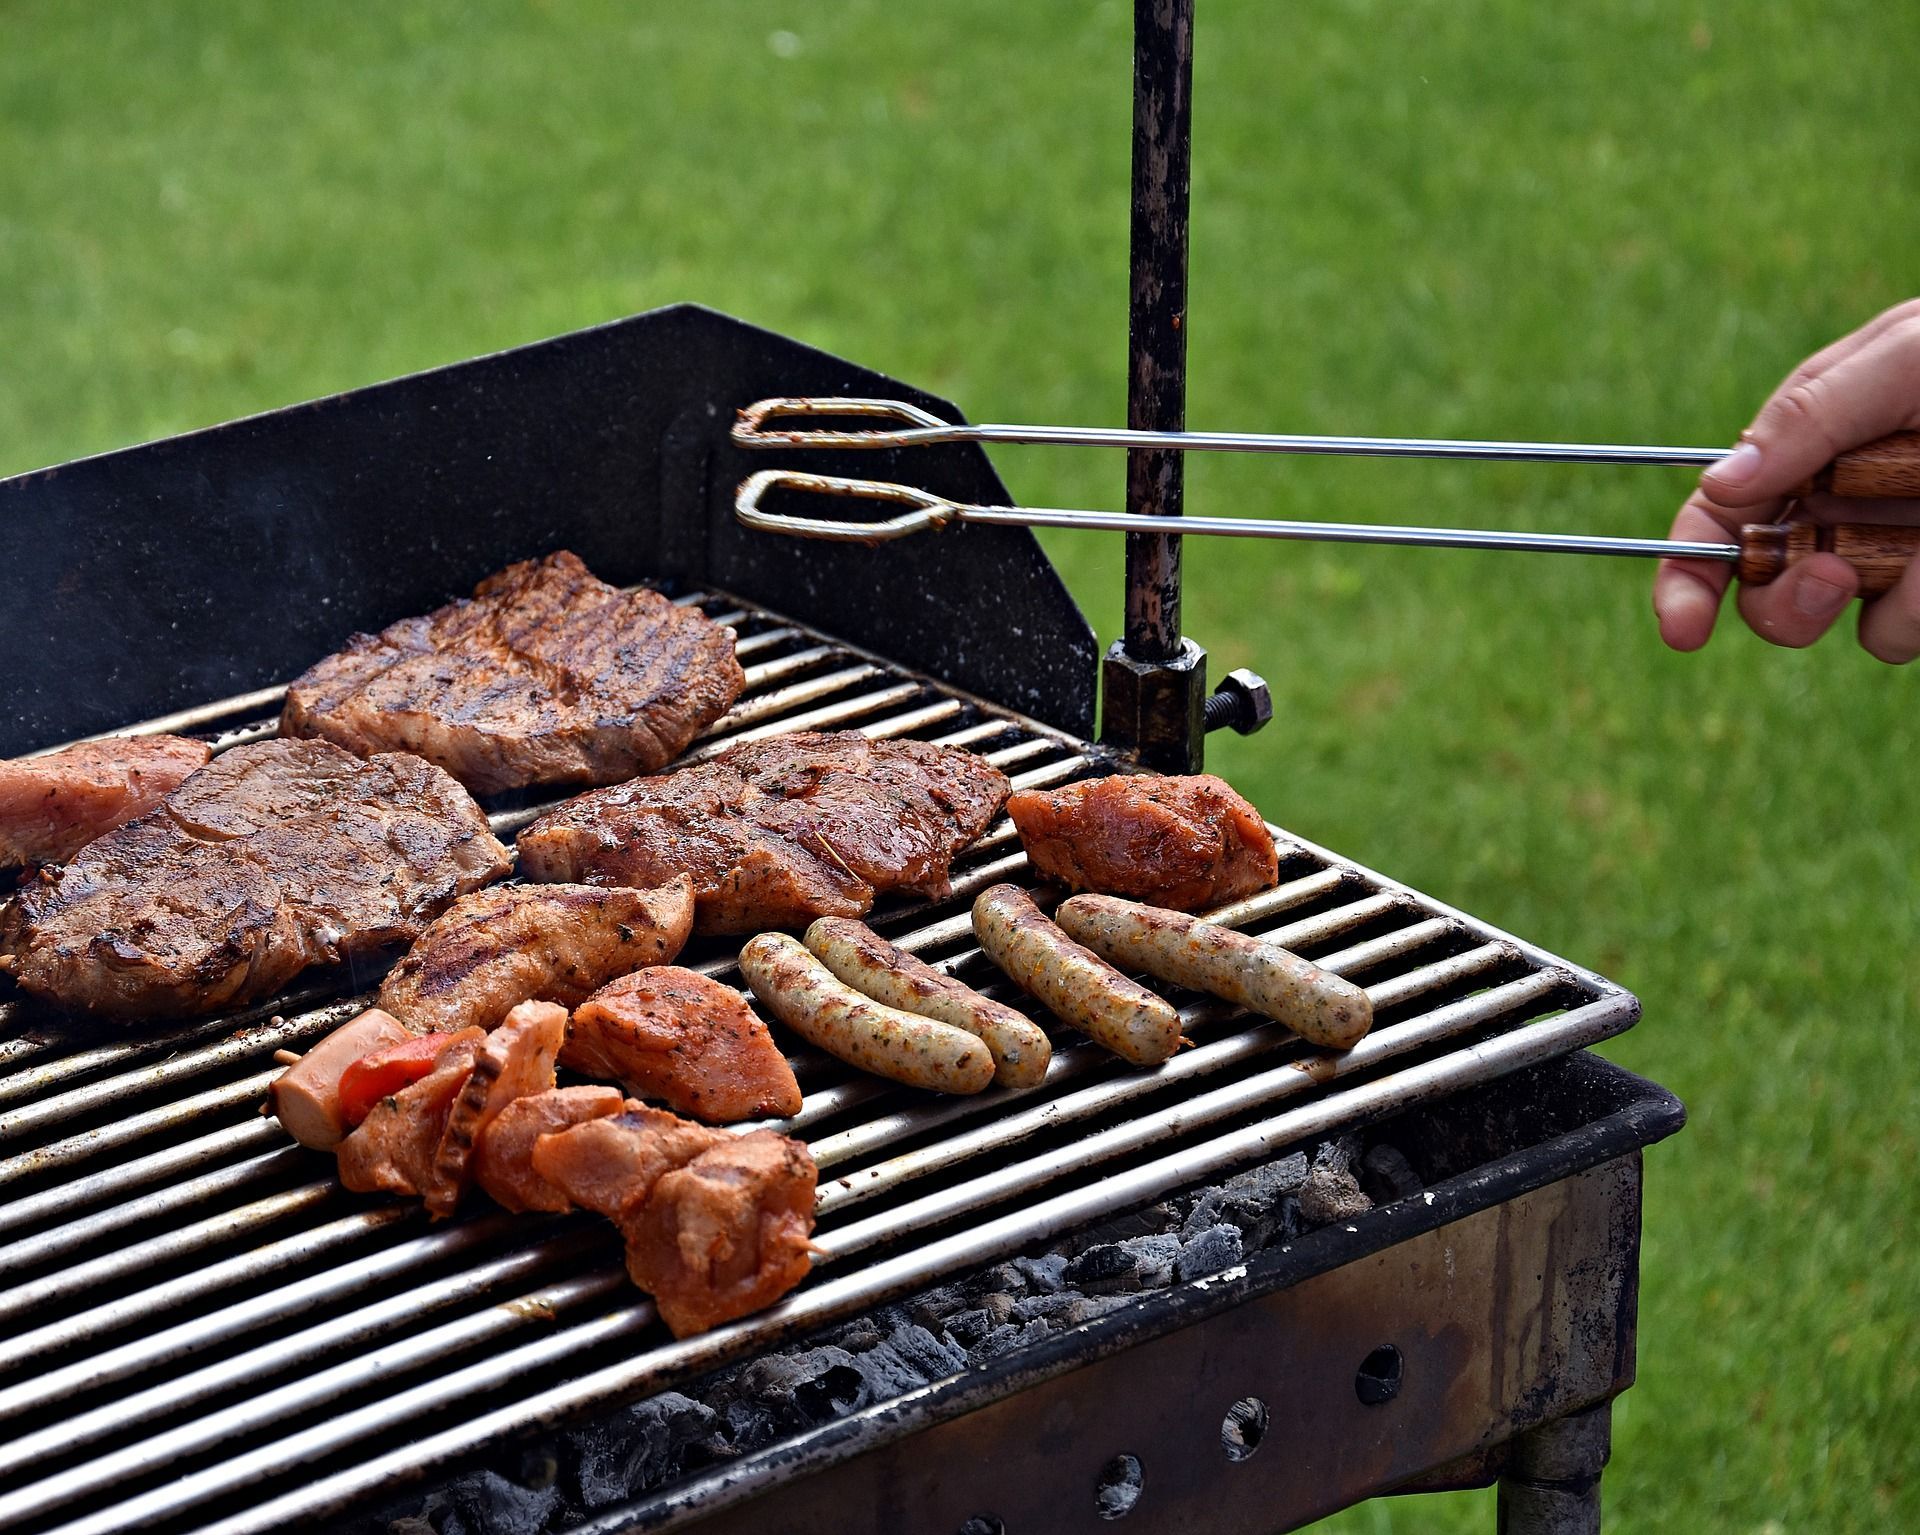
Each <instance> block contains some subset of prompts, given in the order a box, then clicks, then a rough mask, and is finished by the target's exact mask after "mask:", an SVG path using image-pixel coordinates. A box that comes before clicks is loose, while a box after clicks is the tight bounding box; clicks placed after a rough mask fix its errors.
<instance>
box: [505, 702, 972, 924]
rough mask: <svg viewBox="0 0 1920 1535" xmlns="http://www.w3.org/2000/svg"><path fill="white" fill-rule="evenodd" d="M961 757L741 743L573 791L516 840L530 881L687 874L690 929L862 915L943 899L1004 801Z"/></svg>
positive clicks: (847, 737) (801, 740)
mask: <svg viewBox="0 0 1920 1535" xmlns="http://www.w3.org/2000/svg"><path fill="white" fill-rule="evenodd" d="M1007 788H1008V785H1007V780H1006V777H1005V775H1004V774H1002V773H1001V772H1000V771H999V770H998V769H996V768H995V767H993V766H992V765H991V764H990V763H987V762H983V761H982V760H981V759H980V758H978V757H976V756H974V755H973V754H972V753H970V752H964V751H958V750H955V749H954V748H951V747H945V746H933V745H929V744H928V743H927V742H924V741H874V740H869V739H868V738H867V737H866V736H864V735H862V734H860V733H859V732H858V731H851V730H850V731H838V732H833V733H828V734H799V735H787V736H775V737H772V738H771V739H768V740H764V741H749V742H743V743H742V744H740V745H738V746H735V747H733V748H731V749H730V750H728V751H725V752H722V753H721V754H720V755H719V756H717V757H715V758H713V759H712V760H711V761H708V762H703V763H699V764H697V765H695V766H692V767H687V768H682V769H681V770H680V771H679V772H677V773H668V774H665V775H663V776H661V777H657V778H639V779H635V780H634V781H633V782H632V783H624V784H616V785H614V786H613V787H611V788H606V789H596V790H594V791H593V792H592V793H589V794H583V795H581V796H580V797H579V798H577V799H573V800H569V801H568V802H567V803H566V804H564V805H562V806H560V807H559V808H558V809H557V810H554V811H551V812H549V813H548V814H546V815H544V816H542V817H541V818H540V819H539V820H537V821H535V822H534V823H533V824H532V825H531V826H529V827H528V828H527V829H526V830H525V831H524V832H522V833H521V834H520V839H519V851H520V871H521V873H523V874H524V875H526V876H527V877H528V878H529V879H537V880H555V881H578V882H580V883H583V884H590V885H657V884H660V883H662V882H663V881H664V880H667V879H670V878H672V877H673V876H674V875H675V874H677V873H681V872H685V873H688V874H690V875H692V876H693V883H694V899H695V907H694V930H695V931H696V932H701V933H751V932H758V931H760V930H761V929H763V928H772V927H802V926H805V925H806V924H807V923H808V922H810V921H812V920H813V919H814V918H815V917H857V916H863V915H864V914H865V913H866V912H867V911H868V910H869V909H870V908H871V907H872V905H873V898H874V894H875V892H876V891H881V890H890V889H893V888H895V887H902V888H905V889H908V890H915V891H919V892H921V893H922V894H925V895H929V896H933V897H935V898H938V897H940V896H944V895H945V894H946V893H947V892H948V890H949V889H951V886H950V885H949V883H948V879H947V871H948V870H949V869H950V868H951V867H952V864H953V858H954V855H955V854H956V853H958V852H959V851H960V849H962V848H963V847H965V846H966V845H967V844H968V843H969V842H971V841H973V839H974V838H975V837H977V836H979V835H980V833H981V832H982V831H983V830H985V829H986V826H987V823H988V822H990V821H991V820H992V819H993V817H994V814H995V812H997V811H998V810H999V808H1000V806H1001V803H1002V802H1003V801H1004V800H1005V799H1006V797H1007Z"/></svg>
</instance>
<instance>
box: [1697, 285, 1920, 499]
mask: <svg viewBox="0 0 1920 1535" xmlns="http://www.w3.org/2000/svg"><path fill="white" fill-rule="evenodd" d="M1916 424H1920V317H1915V318H1908V319H1903V320H1901V321H1900V322H1899V323H1898V324H1895V325H1892V326H1889V327H1888V328H1887V329H1886V330H1884V331H1882V332H1881V333H1880V334H1879V335H1877V336H1875V337H1874V338H1873V340H1871V341H1869V342H1868V343H1867V344H1866V345H1865V346H1862V347H1861V348H1860V349H1859V350H1857V351H1855V352H1853V353H1852V354H1850V355H1849V356H1847V357H1845V358H1843V359H1842V360H1841V361H1839V362H1837V363H1835V364H1833V365H1832V366H1831V367H1829V368H1828V369H1826V371H1824V372H1822V373H1819V374H1816V375H1814V376H1811V377H1809V376H1806V375H1804V374H1796V375H1795V376H1794V377H1793V378H1790V379H1788V380H1787V382H1786V383H1785V384H1783V385H1781V387H1780V388H1779V389H1778V390H1776V391H1775V392H1774V395H1773V397H1772V398H1771V399H1769V400H1768V401H1767V403H1766V404H1765V405H1763V406H1762V407H1761V408H1760V414H1759V415H1758V416H1756V417H1755V418H1754V422H1753V425H1752V426H1751V427H1749V428H1748V429H1747V430H1746V431H1744V432H1742V433H1741V434H1740V435H1741V442H1740V445H1739V446H1738V447H1736V448H1735V449H1734V450H1733V451H1732V452H1731V453H1729V454H1728V455H1727V456H1726V457H1725V458H1723V459H1721V460H1720V462H1719V463H1717V464H1715V465H1714V466H1713V467H1712V468H1710V469H1708V470H1707V471H1706V473H1705V474H1703V475H1701V477H1700V484H1701V486H1702V488H1703V489H1704V490H1705V491H1706V493H1707V494H1708V495H1709V496H1710V497H1712V499H1713V500H1714V501H1716V502H1718V503H1719V504H1720V505H1722V506H1729V507H1758V506H1761V505H1763V504H1765V503H1769V502H1777V501H1778V500H1779V498H1781V497H1783V496H1788V495H1791V494H1793V492H1794V490H1795V489H1796V487H1798V486H1799V485H1801V484H1802V483H1803V482H1804V481H1806V480H1807V479H1809V478H1810V477H1811V476H1812V475H1813V474H1815V473H1816V472H1817V471H1818V470H1820V469H1823V468H1825V467H1826V465H1827V464H1829V463H1831V462H1832V461H1833V460H1834V459H1835V458H1837V457H1839V455H1840V454H1842V453H1844V452H1846V451H1847V450H1848V449H1849V448H1857V447H1859V446H1860V445H1861V444H1862V443H1867V442H1872V441H1873V440H1874V439H1876V438H1879V437H1884V436H1886V434H1887V433H1889V432H1894V431H1899V430H1900V429H1901V428H1903V427H1908V428H1910V427H1913V426H1914V425H1916Z"/></svg>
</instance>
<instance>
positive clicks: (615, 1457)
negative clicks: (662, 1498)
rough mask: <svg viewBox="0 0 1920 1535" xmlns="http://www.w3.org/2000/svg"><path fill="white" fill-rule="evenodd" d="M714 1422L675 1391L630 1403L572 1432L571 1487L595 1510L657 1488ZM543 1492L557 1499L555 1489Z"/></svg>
mask: <svg viewBox="0 0 1920 1535" xmlns="http://www.w3.org/2000/svg"><path fill="white" fill-rule="evenodd" d="M719 1425H720V1418H719V1415H718V1414H716V1413H715V1412H714V1411H713V1409H712V1408H711V1407H708V1406H707V1405H706V1404H705V1403H703V1402H696V1401H694V1400H692V1399H691V1398H690V1397H685V1396H682V1395H681V1394H680V1393H679V1392H678V1391H663V1392H661V1393H660V1394H659V1395H658V1396H654V1397H648V1398H647V1400H646V1401H644V1402H635V1403H634V1404H633V1405H632V1406H631V1407H628V1408H626V1409H624V1410H623V1411H621V1412H618V1413H615V1414H614V1415H613V1416H612V1417H610V1418H606V1419H602V1420H601V1421H599V1422H596V1423H592V1424H588V1425H586V1426H585V1427H583V1428H581V1429H578V1430H576V1431H575V1432H574V1434H573V1436H572V1439H573V1445H574V1449H575V1452H576V1453H575V1460H574V1465H573V1473H572V1478H571V1480H572V1491H573V1492H574V1494H575V1496H576V1498H577V1499H578V1501H579V1502H580V1503H581V1504H582V1505H583V1506H585V1507H587V1508H599V1507H601V1506H602V1505H604V1504H607V1503H611V1502H613V1501H614V1500H615V1499H617V1498H627V1497H632V1496H633V1495H634V1494H636V1493H640V1492H645V1491H647V1490H648V1489H649V1488H653V1487H658V1486H659V1485H660V1484H661V1483H662V1482H664V1481H666V1480H668V1479H669V1478H670V1477H673V1476H676V1475H678V1474H679V1472H680V1470H681V1467H682V1466H683V1465H684V1464H685V1463H686V1461H687V1459H688V1457H689V1454H690V1452H692V1451H693V1450H694V1449H695V1447H696V1446H699V1445H701V1444H704V1443H705V1442H706V1441H707V1440H709V1439H710V1438H711V1437H712V1435H713V1433H714V1430H715V1429H716V1428H718V1427H719ZM548 1491H549V1492H551V1493H552V1494H553V1497H554V1500H555V1501H556V1502H557V1501H558V1499H559V1495H560V1494H559V1488H558V1487H553V1488H549V1489H548ZM536 1528H537V1527H536ZM442 1535H445V1532H444V1531H443V1532H442Z"/></svg>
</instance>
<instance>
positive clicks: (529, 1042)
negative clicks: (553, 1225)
mask: <svg viewBox="0 0 1920 1535" xmlns="http://www.w3.org/2000/svg"><path fill="white" fill-rule="evenodd" d="M566 1037H567V1010H566V1009H565V1008H564V1007H556V1006H555V1005H554V1004H553V1003H551V1002H522V1003H521V1004H520V1005H519V1006H518V1007H516V1008H514V1009H513V1011H512V1012H510V1013H508V1014H507V1016H506V1018H505V1020H504V1021H502V1023H501V1024H500V1027H499V1028H497V1029H495V1030H494V1031H493V1032H492V1033H491V1034H489V1035H488V1036H487V1037H486V1038H485V1039H484V1040H482V1041H481V1043H480V1047H479V1048H478V1049H477V1050H475V1051H474V1054H473V1069H472V1070H471V1071H470V1072H469V1073H468V1074H467V1080H466V1081H465V1082H463V1083H462V1084H461V1086H460V1094H459V1096H458V1097H457V1098H455V1099H454V1101H453V1107H452V1108H451V1109H450V1110H449V1111H448V1113H447V1127H446V1130H445V1131H444V1132H443V1133H442V1135H441V1137H440V1147H439V1150H438V1151H436V1152H435V1153H434V1159H433V1171H432V1172H431V1173H430V1174H429V1175H428V1178H427V1181H426V1183H424V1184H423V1185H421V1188H420V1192H421V1194H422V1195H424V1196H425V1198H426V1201H427V1210H428V1213H430V1214H432V1215H451V1214H453V1211H454V1207H455V1206H456V1205H458V1204H459V1203H460V1196H461V1194H462V1193H464V1192H465V1190H466V1187H467V1184H468V1182H469V1181H471V1176H472V1174H471V1163H472V1161H473V1153H474V1148H475V1146H476V1145H477V1144H478V1142H479V1140H480V1137H481V1136H482V1135H483V1134H485V1133H486V1130H487V1128H488V1126H490V1125H491V1124H492V1123H493V1122H494V1120H495V1119H497V1118H498V1117H499V1116H500V1113H501V1111H502V1110H503V1109H505V1108H506V1107H507V1105H508V1104H510V1103H512V1102H513V1101H514V1100H515V1099H516V1098H527V1097H531V1096H532V1095H533V1094H535V1093H545V1092H548V1091H550V1090H551V1089H552V1087H553V1063H554V1061H555V1060H556V1059H557V1058H558V1056H559V1054H560V1046H561V1045H562V1044H563V1043H564V1042H565V1041H566Z"/></svg>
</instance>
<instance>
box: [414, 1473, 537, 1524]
mask: <svg viewBox="0 0 1920 1535" xmlns="http://www.w3.org/2000/svg"><path fill="white" fill-rule="evenodd" d="M447 1504H448V1507H447V1511H446V1516H445V1517H444V1518H443V1519H442V1520H441V1522H440V1535H540V1532H541V1531H542V1530H544V1529H545V1528H546V1525H547V1521H548V1520H549V1519H550V1518H552V1517H553V1514H554V1511H555V1510H556V1509H558V1508H559V1507H560V1489H559V1487H557V1486H556V1485H554V1484H553V1483H551V1482H550V1483H548V1484H547V1485H546V1486H545V1487H522V1486H521V1485H520V1484H519V1483H518V1482H512V1481H509V1480H508V1479H507V1478H506V1477H504V1476H502V1475H501V1474H500V1473H499V1472H498V1471H476V1472H473V1473H472V1474H471V1475H469V1476H463V1477H461V1478H460V1480H459V1481H457V1482H455V1483H454V1484H453V1485H452V1486H451V1487H449V1488H448V1489H447Z"/></svg>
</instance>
